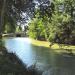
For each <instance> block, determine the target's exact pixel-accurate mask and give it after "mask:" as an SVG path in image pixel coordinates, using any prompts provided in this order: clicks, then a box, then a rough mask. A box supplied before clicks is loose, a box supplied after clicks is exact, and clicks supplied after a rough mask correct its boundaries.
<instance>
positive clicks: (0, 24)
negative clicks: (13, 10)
mask: <svg viewBox="0 0 75 75" xmlns="http://www.w3.org/2000/svg"><path fill="white" fill-rule="evenodd" d="M5 6H6V0H3V3H2V9H1V12H0V39H2V30H3V23H4V12H5V11H4V10H5Z"/></svg>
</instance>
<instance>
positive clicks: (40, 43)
mask: <svg viewBox="0 0 75 75" xmlns="http://www.w3.org/2000/svg"><path fill="white" fill-rule="evenodd" d="M31 40H32V44H33V45H36V46H42V47H48V48H50V46H49V45H50V42H47V41H39V40H34V39H31ZM61 45H62V48H60V47H59V44H57V43H54V45H52V46H51V48H50V50H51V49H52V50H54V51H55V52H58V53H61V52H66V53H67V52H68V50H72V53H75V46H74V45H65V44H61Z"/></svg>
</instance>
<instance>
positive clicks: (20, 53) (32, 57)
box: [5, 38, 75, 75]
mask: <svg viewBox="0 0 75 75" xmlns="http://www.w3.org/2000/svg"><path fill="white" fill-rule="evenodd" d="M5 47H6V48H7V50H8V52H11V53H15V54H16V56H17V57H18V58H19V59H20V60H21V61H22V62H23V63H24V64H26V65H27V66H28V67H29V66H31V65H33V64H35V65H36V68H37V69H39V70H42V71H44V73H43V75H75V56H69V55H63V54H57V53H56V52H54V51H53V50H52V49H50V48H48V47H43V46H36V45H33V44H32V40H31V39H29V38H5Z"/></svg>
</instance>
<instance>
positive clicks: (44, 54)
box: [32, 45, 75, 75]
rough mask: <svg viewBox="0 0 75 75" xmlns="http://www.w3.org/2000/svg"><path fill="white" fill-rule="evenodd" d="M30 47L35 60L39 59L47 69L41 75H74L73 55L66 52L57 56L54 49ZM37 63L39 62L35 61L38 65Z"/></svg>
mask: <svg viewBox="0 0 75 75" xmlns="http://www.w3.org/2000/svg"><path fill="white" fill-rule="evenodd" d="M32 46H33V48H32V49H33V50H34V52H35V53H36V56H37V60H38V59H39V58H38V56H39V57H41V58H40V60H41V61H42V62H43V63H45V65H46V67H47V68H45V69H46V70H44V72H43V75H75V55H74V54H70V53H66V52H63V53H59V54H58V53H56V52H55V49H50V48H47V47H43V46H35V45H32ZM36 48H37V50H36ZM57 50H58V49H57ZM62 50H63V49H62ZM38 62H39V61H37V63H36V64H38ZM45 65H44V66H45Z"/></svg>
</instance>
